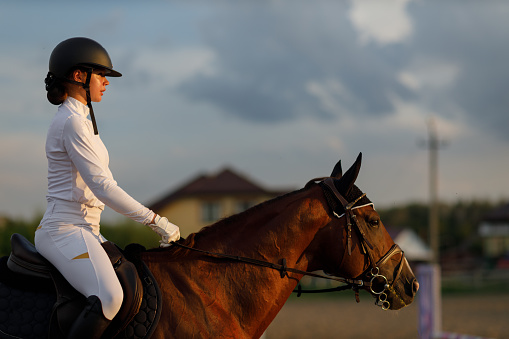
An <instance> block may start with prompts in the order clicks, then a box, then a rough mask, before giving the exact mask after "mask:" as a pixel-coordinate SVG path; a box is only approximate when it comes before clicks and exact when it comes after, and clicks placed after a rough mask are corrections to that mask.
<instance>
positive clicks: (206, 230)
mask: <svg viewBox="0 0 509 339" xmlns="http://www.w3.org/2000/svg"><path fill="white" fill-rule="evenodd" d="M316 185H318V184H312V185H307V186H306V187H304V188H301V189H299V190H296V191H292V192H289V193H286V194H283V195H281V196H278V197H275V198H273V199H270V200H267V201H264V202H261V203H259V204H257V205H255V206H253V207H251V208H249V209H247V210H245V211H243V212H240V213H238V214H234V215H231V216H229V217H226V218H223V219H220V220H218V221H217V222H215V223H213V224H211V225H208V226H205V227H203V228H202V229H201V230H199V231H198V232H195V233H191V234H190V235H189V236H188V237H187V238H185V239H184V238H181V239H180V240H179V243H180V244H182V245H185V246H188V247H194V245H195V243H196V241H197V240H199V239H203V238H206V237H209V236H211V235H213V234H214V235H217V234H218V233H220V232H224V231H225V230H227V229H229V228H230V227H231V226H232V225H239V224H242V222H243V221H244V220H249V219H250V217H251V216H253V215H256V214H259V212H260V210H262V209H265V208H266V207H268V206H271V205H273V204H276V203H278V202H280V201H281V200H284V199H287V198H288V197H291V196H293V195H296V194H299V193H300V192H303V191H305V190H308V189H310V188H311V187H313V186H316ZM362 194H363V192H362V191H361V190H360V189H359V188H358V187H357V186H356V185H353V187H352V188H351V189H350V191H349V192H348V194H347V195H346V196H345V199H346V200H347V201H353V200H355V199H357V198H358V197H360V196H361V195H362ZM369 203H371V200H369V198H368V197H367V196H364V197H363V198H362V199H360V200H359V201H358V202H357V203H356V205H359V206H360V205H365V204H369ZM150 251H171V253H172V256H179V255H180V254H184V253H186V254H187V253H189V252H188V250H186V249H184V248H180V247H176V246H172V247H170V248H165V249H158V248H155V249H152V250H150Z"/></svg>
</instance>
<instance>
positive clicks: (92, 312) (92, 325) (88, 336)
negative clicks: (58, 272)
mask: <svg viewBox="0 0 509 339" xmlns="http://www.w3.org/2000/svg"><path fill="white" fill-rule="evenodd" d="M110 322H111V320H108V319H106V317H105V316H104V314H103V309H102V305H101V300H99V298H98V297H96V296H95V295H92V296H90V297H88V299H87V306H85V309H84V310H83V311H82V312H81V313H80V315H79V316H78V318H76V320H75V321H74V323H73V324H72V327H71V330H70V331H69V335H68V336H67V338H69V339H99V338H101V335H102V334H103V332H104V330H105V329H106V327H108V325H109V324H110Z"/></svg>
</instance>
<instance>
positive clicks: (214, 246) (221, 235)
mask: <svg viewBox="0 0 509 339" xmlns="http://www.w3.org/2000/svg"><path fill="white" fill-rule="evenodd" d="M318 191H319V189H318ZM318 191H317V190H316V189H309V190H306V191H300V192H296V193H294V194H290V195H289V196H285V197H283V198H279V199H276V200H275V201H274V202H270V203H267V204H264V205H263V206H261V207H260V208H256V210H255V212H256V213H249V212H248V214H244V215H243V216H240V217H238V218H234V219H232V220H227V221H223V222H220V223H218V224H217V225H214V226H213V227H212V228H210V229H207V230H205V231H203V232H200V233H198V234H196V235H194V236H193V237H194V244H193V245H194V246H195V247H197V248H201V249H206V250H209V251H217V252H221V253H227V254H232V255H238V256H245V257H249V258H253V259H258V260H264V261H267V262H272V263H278V262H280V260H281V259H283V258H285V259H286V261H287V265H288V266H289V267H296V268H299V269H303V270H306V269H307V265H308V263H307V256H306V255H305V253H304V252H305V250H306V248H308V246H309V244H310V242H311V241H312V240H313V238H314V236H315V234H316V232H317V230H318V229H319V228H320V227H321V226H323V222H324V219H326V218H327V215H326V213H325V212H324V208H323V204H322V203H321V202H320V201H319V199H317V196H318V194H319V192H318ZM244 216H246V218H244ZM317 219H320V220H317ZM320 223H321V224H322V225H320ZM147 259H148V260H146V262H147V264H148V265H149V267H150V268H151V269H152V270H153V271H156V272H157V273H156V274H155V275H157V276H159V277H156V278H158V279H159V281H163V284H165V286H164V290H165V291H166V292H167V293H170V294H172V295H166V296H165V298H167V302H168V303H170V305H167V307H168V308H169V309H171V312H172V315H171V316H172V317H173V318H172V319H173V320H172V321H177V322H178V321H179V319H180V317H182V320H183V321H184V322H188V324H189V327H188V328H187V331H193V329H202V330H204V331H207V333H210V334H211V336H212V335H213V334H214V335H215V336H222V335H224V332H225V331H226V332H228V333H229V335H231V336H232V337H239V338H241V337H254V336H256V335H261V334H262V333H263V330H265V328H266V327H267V326H268V325H269V324H270V322H271V321H272V320H273V318H274V317H275V316H276V314H277V313H278V312H279V310H280V309H281V307H283V305H284V303H285V301H286V299H287V298H288V296H289V295H290V294H291V291H292V290H293V289H294V288H295V286H296V284H297V282H298V280H299V279H300V278H301V276H300V275H295V274H292V273H290V274H289V276H288V277H281V275H280V272H278V271H275V270H272V269H269V268H263V267H257V266H252V265H249V264H243V263H236V262H232V261H225V260H216V259H213V258H209V257H204V256H201V255H199V254H196V253H188V254H187V255H184V256H180V255H178V256H177V257H176V258H171V257H169V256H168V257H167V259H165V260H162V259H158V260H155V261H153V260H150V258H147ZM151 261H152V262H151ZM197 310H200V311H199V312H196V311H197ZM180 313H183V314H180ZM224 324H228V326H226V327H224ZM181 326H182V325H181ZM179 330H181V331H183V333H181V334H182V335H183V336H186V335H188V334H189V332H187V333H185V331H186V329H185V328H180V329H179Z"/></svg>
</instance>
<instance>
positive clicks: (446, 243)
mask: <svg viewBox="0 0 509 339" xmlns="http://www.w3.org/2000/svg"><path fill="white" fill-rule="evenodd" d="M498 205H499V204H495V203H492V202H488V201H475V200H473V201H457V202H455V203H449V204H446V203H441V204H440V205H439V215H440V220H439V228H440V249H441V250H444V249H451V248H457V247H464V248H466V249H468V250H471V251H473V252H476V253H479V252H480V248H481V240H480V238H479V236H478V233H477V228H478V227H479V224H480V222H481V221H482V218H483V217H484V216H485V215H486V214H487V213H488V212H490V211H491V210H493V209H494V208H495V207H496V206H498ZM378 212H379V214H380V217H381V218H382V221H383V223H384V225H385V226H386V227H387V228H389V229H395V230H399V229H403V228H410V229H412V230H414V231H415V232H416V233H417V234H418V235H419V236H420V237H421V239H423V240H424V241H426V242H427V241H428V237H429V233H428V232H429V226H428V220H429V208H428V205H426V204H422V203H411V204H408V205H404V206H397V207H392V208H386V209H379V210H378Z"/></svg>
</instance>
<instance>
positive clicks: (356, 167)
mask: <svg viewBox="0 0 509 339" xmlns="http://www.w3.org/2000/svg"><path fill="white" fill-rule="evenodd" d="M361 162H362V153H359V155H358V156H357V160H355V162H354V164H353V165H352V167H350V168H349V169H348V171H346V173H345V175H343V176H342V177H341V181H339V186H340V187H338V189H339V190H340V192H342V193H343V194H345V195H346V194H348V192H349V191H350V189H351V188H352V187H353V185H354V183H355V180H357V176H358V175H359V171H360V169H361Z"/></svg>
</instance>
